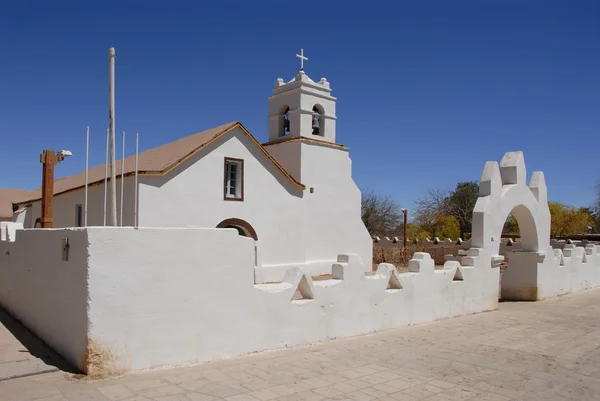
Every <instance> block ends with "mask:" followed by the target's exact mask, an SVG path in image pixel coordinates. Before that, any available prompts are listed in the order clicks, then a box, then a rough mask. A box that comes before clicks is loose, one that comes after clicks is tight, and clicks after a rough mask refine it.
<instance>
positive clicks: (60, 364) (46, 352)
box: [0, 308, 81, 381]
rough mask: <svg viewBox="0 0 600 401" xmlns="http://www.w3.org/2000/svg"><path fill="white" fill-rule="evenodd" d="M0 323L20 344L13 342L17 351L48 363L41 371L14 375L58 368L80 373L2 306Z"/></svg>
mask: <svg viewBox="0 0 600 401" xmlns="http://www.w3.org/2000/svg"><path fill="white" fill-rule="evenodd" d="M0 324H1V325H2V326H4V327H5V328H6V330H7V331H8V332H10V334H12V335H13V336H14V337H15V338H16V339H17V341H18V342H19V343H20V346H19V345H16V344H15V347H18V352H20V353H29V354H30V355H31V356H33V357H35V358H38V359H40V360H41V361H42V362H44V363H45V364H46V365H48V369H45V370H43V371H41V372H40V371H37V372H35V373H33V372H32V373H27V372H21V371H19V372H18V373H19V374H18V375H16V377H22V376H28V375H32V374H39V373H49V372H53V371H58V370H61V371H63V372H67V373H73V374H80V373H81V372H80V371H79V370H78V369H77V368H75V367H73V366H72V365H71V364H69V363H68V362H67V361H65V360H64V359H63V358H62V357H61V356H59V355H58V354H57V353H56V352H55V351H54V350H52V348H50V347H49V346H48V345H46V344H45V343H44V342H43V341H42V340H40V339H39V338H38V337H36V335H35V334H33V333H32V332H31V331H29V330H28V329H27V328H26V327H25V326H23V325H22V324H21V323H20V322H19V321H18V320H17V319H15V318H14V317H12V316H11V315H10V314H9V313H8V312H6V311H5V310H4V309H2V308H0ZM53 367H54V369H53ZM16 377H15V378H16ZM9 378H12V377H0V381H2V380H7V379H9Z"/></svg>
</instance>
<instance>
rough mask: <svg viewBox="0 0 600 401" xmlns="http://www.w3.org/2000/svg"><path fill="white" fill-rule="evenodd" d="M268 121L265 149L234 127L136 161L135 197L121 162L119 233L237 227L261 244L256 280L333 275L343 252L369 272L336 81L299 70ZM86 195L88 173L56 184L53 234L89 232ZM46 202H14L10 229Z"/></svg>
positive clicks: (97, 175) (97, 202)
mask: <svg viewBox="0 0 600 401" xmlns="http://www.w3.org/2000/svg"><path fill="white" fill-rule="evenodd" d="M268 119H269V125H268V126H269V136H268V141H267V142H266V143H262V144H261V143H259V142H258V141H257V140H256V138H255V137H254V136H253V135H252V134H251V133H250V132H249V131H248V130H247V129H246V128H245V127H244V126H243V125H242V124H241V123H240V122H231V123H227V124H224V125H221V126H218V127H215V128H211V129H207V130H205V131H202V132H199V133H197V134H193V135H190V136H187V137H184V138H181V139H178V140H176V141H174V142H171V143H167V144H165V145H162V146H159V147H157V148H154V149H150V150H147V151H145V152H142V153H140V154H139V160H138V180H137V191H136V188H135V185H136V183H135V178H134V176H135V171H136V170H135V156H131V157H128V158H126V159H125V160H124V161H117V162H116V175H117V199H118V200H119V202H120V199H123V211H122V213H119V214H120V216H119V225H122V226H137V227H163V228H164V227H195V228H197V227H202V228H207V229H215V228H226V229H235V230H237V231H238V233H239V234H240V235H242V236H245V237H249V238H251V239H252V240H254V241H255V266H256V280H257V281H263V282H264V281H277V280H281V279H282V277H283V275H284V273H285V271H286V270H287V269H288V268H289V267H292V266H299V267H303V268H306V269H308V270H309V271H310V272H311V273H312V274H323V273H330V272H331V266H332V263H335V262H336V258H337V255H339V254H345V253H353V254H357V255H358V256H359V257H360V259H361V261H362V263H363V265H364V269H365V271H370V270H371V263H372V262H371V261H372V239H371V237H370V235H369V233H368V232H367V230H366V228H365V226H364V224H363V222H362V220H361V193H360V190H359V189H358V187H357V186H356V184H355V183H354V181H353V179H352V174H351V170H352V163H351V159H350V157H349V149H348V148H346V147H344V146H343V145H341V144H339V143H338V142H337V139H336V98H335V97H333V96H332V94H331V87H330V83H329V82H328V81H327V80H326V79H325V78H322V79H321V80H319V81H318V82H315V81H313V80H312V79H310V78H309V77H308V75H306V73H305V72H304V69H303V68H301V70H300V71H299V73H298V74H297V75H296V76H295V77H294V78H293V79H292V80H290V81H289V82H285V81H284V80H283V79H281V78H280V79H277V80H276V82H275V85H274V88H273V93H272V96H271V97H270V98H269V99H268ZM105 168H106V166H105V165H98V166H95V167H93V168H90V169H89V170H88V174H89V178H88V182H89V184H88V214H87V225H88V226H103V225H106V221H105V219H106V217H105V213H104V210H105V207H104V202H105V195H104V194H105V181H104V179H105ZM121 169H123V171H121ZM121 172H123V177H124V181H123V184H122V185H123V194H122V196H121V182H120V180H121ZM84 187H85V172H81V173H79V174H77V175H74V176H70V177H64V178H60V179H57V180H55V183H54V204H53V209H54V211H53V227H54V228H60V227H82V226H83V225H84V218H83V213H84V212H83V206H82V205H83V203H84ZM136 194H137V200H136V199H135V197H136ZM40 197H41V195H40V193H39V191H37V192H34V193H33V194H32V195H31V196H30V197H29V198H27V199H22V200H19V201H18V202H17V203H15V208H16V209H18V210H17V211H16V212H15V214H14V216H13V221H16V222H21V223H23V225H24V227H25V228H33V227H36V226H38V224H36V222H39V218H40V213H41V210H40V209H41V200H40ZM136 204H137V205H136ZM136 206H137V207H136ZM165 252H168V249H165Z"/></svg>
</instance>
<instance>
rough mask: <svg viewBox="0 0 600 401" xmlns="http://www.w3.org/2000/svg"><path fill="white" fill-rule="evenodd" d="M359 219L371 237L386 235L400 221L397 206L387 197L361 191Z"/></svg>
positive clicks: (369, 191)
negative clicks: (360, 218)
mask: <svg viewBox="0 0 600 401" xmlns="http://www.w3.org/2000/svg"><path fill="white" fill-rule="evenodd" d="M361 217H362V220H363V223H364V224H365V227H367V230H368V231H369V234H371V235H387V234H390V233H392V232H393V231H394V229H395V228H396V227H398V225H399V224H400V221H401V211H400V207H399V206H398V204H397V203H396V202H395V201H394V200H393V199H392V198H391V197H389V196H383V195H377V194H376V193H375V192H373V191H371V190H368V191H363V193H362V200H361Z"/></svg>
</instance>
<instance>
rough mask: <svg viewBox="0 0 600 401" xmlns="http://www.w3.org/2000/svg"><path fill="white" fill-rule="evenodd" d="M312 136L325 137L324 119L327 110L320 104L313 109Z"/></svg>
mask: <svg viewBox="0 0 600 401" xmlns="http://www.w3.org/2000/svg"><path fill="white" fill-rule="evenodd" d="M312 113H313V114H312V134H313V135H318V136H324V135H325V132H324V129H323V118H324V114H325V110H323V107H322V106H321V105H319V104H315V105H314V106H313V108H312Z"/></svg>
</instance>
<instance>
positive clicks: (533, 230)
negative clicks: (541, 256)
mask: <svg viewBox="0 0 600 401" xmlns="http://www.w3.org/2000/svg"><path fill="white" fill-rule="evenodd" d="M500 229H501V232H500V233H499V234H501V235H499V236H498V238H499V240H500V241H501V242H500V244H499V249H498V254H499V255H501V256H504V261H503V262H501V263H500V265H499V266H498V267H499V269H500V272H499V273H500V274H499V283H498V285H499V287H498V298H499V299H500V300H504V301H506V300H512V299H520V300H527V299H530V298H531V299H535V297H536V296H535V294H521V292H523V291H534V289H532V288H529V287H526V288H522V287H523V286H522V284H521V278H519V277H520V276H524V275H527V274H528V272H530V271H535V270H531V269H529V267H530V266H531V265H532V264H537V262H538V258H537V257H536V254H537V252H538V251H539V238H538V230H537V225H536V221H535V218H534V217H533V214H532V212H531V210H529V208H528V207H526V206H524V205H517V206H515V207H514V208H513V209H512V210H511V211H510V212H509V213H508V215H507V216H506V218H505V220H504V224H503V226H502V227H501V228H500ZM515 290H516V291H517V292H519V295H518V296H517V297H515Z"/></svg>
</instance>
